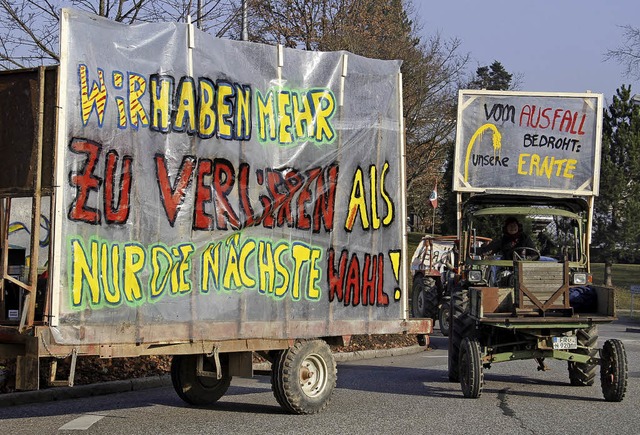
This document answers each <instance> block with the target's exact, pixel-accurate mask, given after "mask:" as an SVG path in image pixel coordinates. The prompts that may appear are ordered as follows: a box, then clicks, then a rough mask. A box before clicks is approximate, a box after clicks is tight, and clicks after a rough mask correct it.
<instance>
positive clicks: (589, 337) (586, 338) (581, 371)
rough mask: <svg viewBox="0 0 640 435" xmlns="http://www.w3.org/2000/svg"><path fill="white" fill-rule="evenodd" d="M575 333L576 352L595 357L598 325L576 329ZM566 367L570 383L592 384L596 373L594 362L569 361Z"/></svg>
mask: <svg viewBox="0 0 640 435" xmlns="http://www.w3.org/2000/svg"><path fill="white" fill-rule="evenodd" d="M576 335H577V337H578V350H577V352H578V353H581V354H584V355H589V356H590V357H592V358H597V356H598V349H597V348H596V342H597V341H598V327H597V326H596V325H594V326H592V327H590V328H586V329H578V330H577V331H576ZM568 369H569V381H570V382H571V385H574V386H578V387H586V386H591V385H593V383H594V382H595V379H596V373H597V365H596V364H593V363H576V362H571V361H569V363H568Z"/></svg>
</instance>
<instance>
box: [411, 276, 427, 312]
mask: <svg viewBox="0 0 640 435" xmlns="http://www.w3.org/2000/svg"><path fill="white" fill-rule="evenodd" d="M424 297H425V295H424V283H423V281H422V275H416V276H415V277H414V278H413V289H412V290H411V315H412V316H413V317H416V318H423V317H426V315H425V300H424Z"/></svg>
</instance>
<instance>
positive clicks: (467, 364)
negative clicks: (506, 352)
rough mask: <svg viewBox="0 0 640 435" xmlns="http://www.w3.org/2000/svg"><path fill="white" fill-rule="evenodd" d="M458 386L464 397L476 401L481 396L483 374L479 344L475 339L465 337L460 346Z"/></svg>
mask: <svg viewBox="0 0 640 435" xmlns="http://www.w3.org/2000/svg"><path fill="white" fill-rule="evenodd" d="M458 367H459V369H460V375H459V377H460V386H461V387H462V394H463V395H464V397H467V398H471V399H476V398H478V397H480V395H481V394H482V386H483V385H484V372H483V367H482V352H481V350H480V343H479V342H478V340H477V339H475V338H469V337H466V338H465V339H464V340H462V345H461V346H460V360H459V362H458Z"/></svg>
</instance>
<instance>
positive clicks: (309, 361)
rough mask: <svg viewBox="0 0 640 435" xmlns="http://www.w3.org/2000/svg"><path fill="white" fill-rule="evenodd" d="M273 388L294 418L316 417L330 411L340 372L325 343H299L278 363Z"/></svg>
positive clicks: (275, 365) (272, 374)
mask: <svg viewBox="0 0 640 435" xmlns="http://www.w3.org/2000/svg"><path fill="white" fill-rule="evenodd" d="M272 370H273V371H272V373H271V388H272V390H273V395H274V396H275V398H276V400H277V401H278V403H279V404H280V406H282V407H283V408H284V409H285V410H287V411H289V412H291V413H293V414H316V413H318V412H320V411H322V410H323V409H325V408H326V407H327V405H328V404H329V401H330V399H331V395H332V394H333V390H334V389H335V387H336V379H337V369H336V361H335V359H334V358H333V354H332V353H331V349H330V348H329V346H328V345H327V343H325V342H324V341H322V340H310V341H306V340H303V341H296V343H295V344H294V345H293V346H292V347H290V348H289V349H286V350H284V351H282V352H280V354H279V355H278V357H277V358H276V359H275V360H274V364H273V368H272Z"/></svg>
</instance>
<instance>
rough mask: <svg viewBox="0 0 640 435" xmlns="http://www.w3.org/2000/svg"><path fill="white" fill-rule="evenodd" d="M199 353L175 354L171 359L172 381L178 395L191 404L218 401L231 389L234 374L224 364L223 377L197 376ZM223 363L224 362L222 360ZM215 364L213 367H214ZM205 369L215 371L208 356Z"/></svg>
mask: <svg viewBox="0 0 640 435" xmlns="http://www.w3.org/2000/svg"><path fill="white" fill-rule="evenodd" d="M197 362H198V355H174V356H173V358H172V360H171V382H172V384H173V389H174V390H175V391H176V393H178V396H179V397H180V398H181V399H182V400H184V401H185V402H187V403H188V404H190V405H194V406H207V405H211V404H213V403H215V402H217V401H218V400H219V399H220V398H221V397H222V396H224V393H226V392H227V390H228V389H229V385H230V384H231V379H232V376H231V375H229V371H228V370H227V369H226V368H227V367H226V366H225V364H222V368H223V370H222V378H221V379H216V378H211V377H205V376H196V367H197ZM221 363H222V362H221ZM212 366H213V367H212ZM204 369H205V370H208V371H215V365H213V364H211V363H210V362H209V361H208V360H207V359H206V358H205V362H204Z"/></svg>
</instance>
